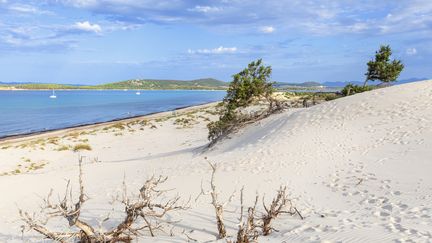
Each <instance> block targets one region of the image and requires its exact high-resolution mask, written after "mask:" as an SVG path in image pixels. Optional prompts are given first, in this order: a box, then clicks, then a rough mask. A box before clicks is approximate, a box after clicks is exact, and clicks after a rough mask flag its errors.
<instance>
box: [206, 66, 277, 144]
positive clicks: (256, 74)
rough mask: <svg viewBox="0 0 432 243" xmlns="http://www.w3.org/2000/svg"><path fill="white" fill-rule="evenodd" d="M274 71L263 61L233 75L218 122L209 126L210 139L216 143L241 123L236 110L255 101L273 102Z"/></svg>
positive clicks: (220, 108) (220, 107)
mask: <svg viewBox="0 0 432 243" xmlns="http://www.w3.org/2000/svg"><path fill="white" fill-rule="evenodd" d="M271 72H272V69H271V67H270V66H264V65H263V64H262V59H258V60H257V61H253V62H251V63H249V65H248V67H247V68H245V69H243V71H241V72H239V73H237V74H235V75H233V81H232V82H231V83H230V86H229V88H228V91H227V95H226V96H225V98H224V100H223V102H222V103H221V106H219V107H217V108H218V109H219V110H220V111H221V112H220V116H219V120H218V121H214V122H210V123H209V124H208V125H207V128H208V130H209V135H208V139H209V140H210V141H211V142H212V143H214V142H215V141H216V140H217V139H218V138H220V137H221V136H223V135H226V134H228V133H229V132H231V131H232V128H233V127H235V126H237V125H238V123H239V120H240V119H239V117H238V115H236V110H237V109H238V108H240V107H246V106H248V105H250V104H251V103H252V102H253V101H254V100H255V99H262V98H264V99H266V100H271V95H272V93H273V90H274V89H273V83H272V82H269V78H270V75H271Z"/></svg>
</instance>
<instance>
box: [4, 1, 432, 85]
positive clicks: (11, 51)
mask: <svg viewBox="0 0 432 243" xmlns="http://www.w3.org/2000/svg"><path fill="white" fill-rule="evenodd" d="M380 44H390V45H391V47H392V48H393V51H394V57H396V58H399V59H402V60H403V62H404V64H405V66H406V69H405V70H404V72H403V73H402V75H401V78H411V77H429V78H432V65H431V63H432V62H431V60H432V1H431V0H397V1H395V0H382V1H376V0H373V1H372V0H362V1H357V0H344V1H342V0H341V1H336V0H321V1H320V0H261V1H253V0H202V1H192V0H27V1H19V0H18V1H13V0H0V81H3V82H12V81H21V82H58V83H80V84H96V83H104V82H112V81H120V80H126V79H134V78H158V79H182V80H189V79H195V78H202V77H214V78H217V79H221V80H225V81H230V79H231V75H232V74H234V73H236V72H238V71H240V70H241V69H242V68H243V67H244V66H245V65H247V63H249V62H250V61H252V60H254V59H256V58H263V59H264V62H265V63H266V64H268V65H271V66H272V67H273V76H272V78H273V79H274V80H277V81H285V82H303V81H321V82H322V81H353V80H363V79H364V75H363V74H364V72H365V71H366V62H367V61H368V60H369V59H371V58H372V57H373V54H374V52H375V50H376V49H377V48H378V47H379V45H380Z"/></svg>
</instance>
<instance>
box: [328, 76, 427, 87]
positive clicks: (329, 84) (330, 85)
mask: <svg viewBox="0 0 432 243" xmlns="http://www.w3.org/2000/svg"><path fill="white" fill-rule="evenodd" d="M423 80H428V78H409V79H401V80H397V81H396V82H393V83H392V84H394V85H398V84H406V83H412V82H417V81H423ZM349 83H351V84H355V85H363V83H364V81H346V82H324V83H322V85H324V86H326V87H344V86H345V85H347V84H349ZM368 84H369V85H378V84H380V82H378V81H375V82H373V81H369V82H368Z"/></svg>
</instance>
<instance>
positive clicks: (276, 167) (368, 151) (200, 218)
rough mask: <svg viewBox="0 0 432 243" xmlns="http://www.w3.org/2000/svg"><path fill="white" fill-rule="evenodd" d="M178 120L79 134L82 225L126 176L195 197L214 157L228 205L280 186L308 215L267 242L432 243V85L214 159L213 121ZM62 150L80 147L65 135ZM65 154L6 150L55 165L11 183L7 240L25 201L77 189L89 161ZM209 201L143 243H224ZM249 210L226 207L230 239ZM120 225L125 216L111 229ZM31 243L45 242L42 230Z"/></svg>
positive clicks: (316, 117) (302, 122) (387, 94)
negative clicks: (82, 144)
mask: <svg viewBox="0 0 432 243" xmlns="http://www.w3.org/2000/svg"><path fill="white" fill-rule="evenodd" d="M193 115H194V116H195V117H198V116H199V115H203V116H204V115H205V116H208V114H205V113H204V112H200V113H195V114H193ZM183 117H186V116H183ZM212 119H214V117H212ZM173 121H174V119H170V120H167V121H162V122H159V123H158V122H153V123H154V124H156V126H157V127H158V128H157V129H150V128H149V126H146V127H145V128H144V130H139V129H138V128H139V126H136V127H134V130H135V131H131V132H127V130H128V129H126V130H125V131H122V133H123V135H121V136H115V135H114V134H116V133H118V131H116V132H108V131H104V130H102V129H100V130H99V131H97V132H96V135H81V136H79V138H78V139H89V142H88V143H89V144H90V145H91V146H92V148H93V150H92V151H86V152H81V155H84V156H85V161H86V164H85V167H84V170H85V178H84V179H85V184H86V190H87V194H88V195H89V196H90V197H91V200H89V201H88V204H87V206H86V207H85V210H84V212H83V217H85V218H86V219H89V218H95V219H96V218H102V217H104V216H105V212H106V210H109V209H110V208H111V206H110V205H109V204H107V203H104V201H106V200H108V199H110V198H111V196H112V195H113V194H115V193H116V192H118V191H119V190H120V188H121V182H122V178H123V175H126V178H127V184H128V185H129V190H130V191H131V190H133V189H138V188H139V186H140V184H141V183H142V182H143V181H144V180H145V179H146V178H147V177H148V176H151V175H152V174H156V175H159V174H160V175H167V176H169V181H168V182H167V185H166V188H175V189H176V192H178V193H179V194H180V195H181V196H182V197H183V198H185V199H187V198H188V197H189V196H190V195H191V196H192V197H193V198H195V196H196V195H197V194H198V193H199V191H200V183H201V181H202V180H204V183H206V182H207V180H208V179H209V176H210V168H209V166H208V164H207V162H206V161H205V159H204V157H208V158H209V160H211V161H214V162H217V163H218V164H219V171H218V174H217V185H218V187H219V189H220V190H223V191H222V193H221V197H222V199H225V198H227V197H228V196H229V195H230V194H231V193H232V191H233V190H234V189H237V190H239V189H240V188H241V187H242V186H245V193H246V194H247V195H246V198H245V201H246V202H249V203H248V204H250V203H252V198H253V197H254V196H255V193H256V192H258V193H259V194H260V195H263V194H265V195H266V198H267V200H270V197H272V195H274V193H275V190H276V189H277V188H278V187H279V186H280V185H287V186H288V189H289V192H290V194H291V196H292V198H293V200H294V203H295V205H296V206H297V207H298V209H299V210H300V212H301V213H302V214H303V216H305V219H304V220H300V219H299V218H298V217H291V216H282V217H280V218H278V219H277V220H276V221H275V228H276V229H278V230H279V232H275V233H273V234H272V235H271V236H269V237H260V242H267V241H268V242H282V241H286V242H304V241H317V242H324V241H325V242H367V241H369V242H394V241H396V242H404V241H413V242H431V241H432V206H431V205H432V176H431V172H432V81H424V82H417V83H411V84H405V85H400V86H394V87H390V88H385V89H379V90H375V91H371V92H367V93H362V94H358V95H354V96H350V97H347V98H342V99H338V100H335V101H331V102H326V103H324V104H321V105H317V106H314V107H311V108H308V109H297V110H289V111H286V112H284V113H282V114H277V115H274V116H272V117H269V118H268V119H266V120H263V121H261V122H259V123H258V124H254V125H251V126H250V127H247V128H246V129H244V130H243V131H241V132H239V133H238V134H235V135H233V136H232V138H231V139H229V140H226V141H224V142H222V143H221V144H219V145H217V146H216V147H215V148H214V149H212V150H211V151H207V152H203V150H202V148H203V146H205V145H206V143H207V140H206V136H207V130H206V127H205V125H206V123H207V121H205V120H204V119H202V118H199V119H198V121H199V123H198V124H194V125H193V127H192V128H182V129H177V125H173ZM60 143H76V142H73V141H69V140H67V138H64V139H61V140H60ZM3 146H5V145H4V144H0V148H1V147H3ZM14 146H15V145H14ZM57 147H58V146H57V145H45V150H40V149H29V148H24V149H20V148H14V147H10V148H7V149H0V161H2V162H1V164H0V173H1V172H6V171H11V170H14V169H15V168H17V164H23V165H25V163H30V162H25V161H24V160H26V159H27V158H28V159H30V160H31V161H32V162H35V163H46V162H48V164H47V165H45V167H44V168H42V169H39V170H35V171H32V172H29V173H21V174H18V175H4V176H0V192H1V200H0V241H1V242H5V241H16V242H20V241H21V238H20V233H19V226H20V224H21V222H20V221H19V220H18V213H17V210H16V208H17V206H16V205H19V207H21V208H24V209H27V210H29V211H32V210H37V207H38V204H39V202H40V197H43V196H45V195H46V194H47V192H48V191H49V189H50V188H54V189H55V190H56V192H59V193H62V192H63V188H64V185H65V179H72V180H74V182H75V181H76V175H77V157H78V153H74V152H72V151H61V152H58V151H54V150H53V149H55V148H57ZM22 157H24V158H22ZM96 158H97V159H96ZM95 160H97V161H100V162H94V161H95ZM74 185H76V184H74ZM209 202H210V198H208V197H200V199H199V200H198V201H197V202H193V203H192V205H191V206H192V208H191V209H190V210H188V211H185V212H179V213H175V214H173V217H174V219H181V221H180V222H179V223H176V229H175V230H174V232H177V233H176V234H177V236H175V237H170V236H167V235H164V234H161V236H159V237H157V238H156V239H154V238H150V237H142V238H140V239H139V241H140V242H154V241H159V242H167V241H170V242H183V241H186V237H185V236H184V235H182V234H180V231H181V230H182V229H186V231H187V232H189V233H188V235H189V236H190V237H192V238H194V239H197V240H198V241H200V242H202V241H214V240H216V226H215V220H214V215H213V208H212V207H211V205H210V204H209ZM238 206H239V202H238V199H237V198H236V199H235V200H234V201H233V202H232V203H231V204H229V205H228V208H227V210H228V212H226V215H225V218H226V224H227V230H228V234H229V235H234V234H235V232H236V228H237V226H236V225H237V222H238V220H237V218H238ZM236 211H237V212H236ZM116 220H117V221H116ZM92 222H95V221H92ZM116 222H118V218H114V219H112V220H111V221H109V222H108V223H107V224H106V226H109V225H113V224H115V223H116ZM63 223H64V224H65V225H66V224H67V223H66V221H64V222H63ZM190 231H192V232H190ZM25 236H26V237H30V238H26V239H30V240H33V241H37V240H38V239H39V240H40V239H41V238H37V235H36V234H34V233H26V234H25ZM222 242H223V241H222Z"/></svg>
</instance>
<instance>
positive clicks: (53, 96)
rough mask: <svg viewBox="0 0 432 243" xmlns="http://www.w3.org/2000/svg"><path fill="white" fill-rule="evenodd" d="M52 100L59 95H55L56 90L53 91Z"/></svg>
mask: <svg viewBox="0 0 432 243" xmlns="http://www.w3.org/2000/svg"><path fill="white" fill-rule="evenodd" d="M50 98H51V99H55V98H57V95H56V94H55V92H54V90H53V91H52V95H51V96H50Z"/></svg>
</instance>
